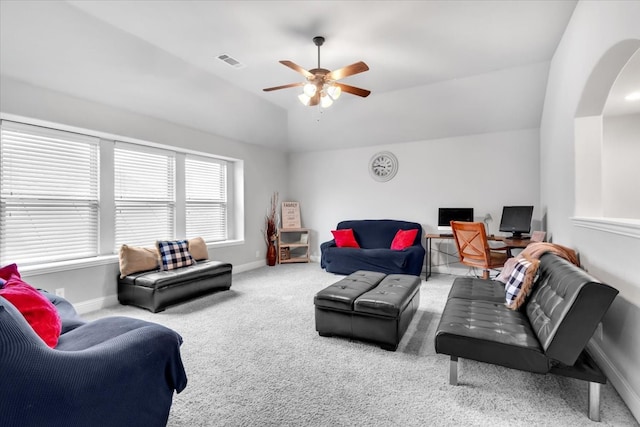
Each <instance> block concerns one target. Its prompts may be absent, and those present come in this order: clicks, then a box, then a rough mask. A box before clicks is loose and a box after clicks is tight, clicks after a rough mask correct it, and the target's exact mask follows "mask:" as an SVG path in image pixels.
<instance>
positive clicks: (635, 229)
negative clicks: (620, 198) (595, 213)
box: [571, 217, 640, 239]
mask: <svg viewBox="0 0 640 427" xmlns="http://www.w3.org/2000/svg"><path fill="white" fill-rule="evenodd" d="M571 221H572V222H573V225H574V226H576V227H582V228H589V229H592V230H598V231H604V232H605V233H610V234H619V235H621V236H626V237H632V238H635V239H640V220H638V219H627V218H603V217H597V218H596V217H573V218H571Z"/></svg>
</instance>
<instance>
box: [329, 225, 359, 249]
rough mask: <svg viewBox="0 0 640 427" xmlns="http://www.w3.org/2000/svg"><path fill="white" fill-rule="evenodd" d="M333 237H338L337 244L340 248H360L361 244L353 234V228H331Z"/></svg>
mask: <svg viewBox="0 0 640 427" xmlns="http://www.w3.org/2000/svg"><path fill="white" fill-rule="evenodd" d="M331 234H333V238H334V239H336V246H337V247H339V248H359V247H360V245H359V244H358V242H357V241H356V237H355V236H354V235H353V229H351V228H345V229H343V230H331Z"/></svg>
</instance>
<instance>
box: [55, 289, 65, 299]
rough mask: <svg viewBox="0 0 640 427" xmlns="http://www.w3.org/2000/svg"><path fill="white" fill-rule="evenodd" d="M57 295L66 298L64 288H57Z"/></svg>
mask: <svg viewBox="0 0 640 427" xmlns="http://www.w3.org/2000/svg"><path fill="white" fill-rule="evenodd" d="M56 295H57V296H59V297H62V298H64V288H57V289H56Z"/></svg>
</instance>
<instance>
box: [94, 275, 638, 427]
mask: <svg viewBox="0 0 640 427" xmlns="http://www.w3.org/2000/svg"><path fill="white" fill-rule="evenodd" d="M342 277H343V276H337V275H333V274H331V273H326V272H324V271H323V270H321V269H320V267H319V265H318V264H316V263H311V264H286V265H278V266H275V267H266V266H265V267H262V268H259V269H257V270H252V271H249V272H244V273H240V274H237V275H235V276H234V277H233V284H232V287H231V290H230V291H226V292H220V293H216V294H213V295H209V296H206V297H203V298H200V299H197V300H194V301H191V302H188V303H185V304H182V305H178V306H175V307H171V308H168V309H167V310H166V311H165V312H163V313H157V314H153V313H150V312H147V311H145V310H142V309H138V308H134V307H126V306H116V307H111V308H107V309H104V310H100V311H97V312H94V313H91V314H89V315H85V316H84V317H85V318H86V319H95V318H98V317H104V316H113V315H118V316H131V317H137V318H141V319H145V320H149V321H153V322H157V323H160V324H163V325H166V326H168V327H170V328H172V329H174V330H176V331H178V332H179V333H180V334H181V335H182V336H183V338H184V344H183V346H182V357H183V361H184V364H185V368H186V371H187V375H188V378H189V383H188V385H187V388H186V389H185V390H184V391H183V392H182V393H180V394H178V395H175V397H174V403H173V407H172V410H171V415H170V417H169V423H168V425H169V426H392V425H405V426H425V425H443V426H444V425H447V426H448V425H451V426H453V425H456V426H457V425H464V426H489V425H490V426H513V425H548V426H584V425H590V424H593V425H594V426H595V425H603V426H607V425H615V426H637V425H638V423H637V422H636V421H635V419H634V418H633V416H632V415H631V413H630V411H629V410H628V409H627V407H626V406H625V405H624V403H623V402H622V400H621V399H620V397H619V396H618V394H617V393H616V391H615V390H614V389H613V388H612V387H611V386H610V385H609V384H607V385H606V386H604V387H603V388H602V403H601V416H602V422H601V423H600V424H596V423H592V422H591V421H590V420H589V419H588V417H587V386H586V383H584V382H581V381H577V380H572V379H568V378H562V377H557V376H553V375H546V376H545V375H537V374H531V373H527V372H520V371H515V370H511V369H507V368H502V367H498V366H493V365H489V364H484V363H479V362H474V361H470V360H461V361H460V363H459V381H460V384H459V385H458V386H457V387H454V386H450V385H449V384H448V366H449V359H448V357H447V356H445V355H438V354H435V351H434V345H433V339H434V334H435V328H436V326H437V324H438V320H439V317H440V314H441V312H442V308H443V306H444V303H445V300H446V296H447V293H448V292H449V288H450V286H451V283H452V281H453V276H447V275H435V276H434V277H432V278H431V279H430V280H429V281H428V282H425V281H424V280H423V282H422V288H421V301H420V308H419V310H418V312H417V314H416V316H415V317H414V319H413V321H412V323H411V325H410V326H409V329H408V331H407V333H406V334H405V336H404V338H403V340H402V342H401V343H400V346H399V347H398V350H397V351H396V352H388V351H385V350H382V349H380V348H379V347H377V346H375V345H371V344H366V343H361V342H357V341H350V340H348V339H341V338H325V337H320V336H319V335H318V334H317V332H316V331H315V325H314V308H313V296H314V294H315V293H316V292H317V291H319V290H321V289H323V288H324V287H326V286H328V285H329V284H331V283H334V282H336V281H338V280H340V279H341V278H342Z"/></svg>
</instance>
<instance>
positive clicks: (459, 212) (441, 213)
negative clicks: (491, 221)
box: [438, 208, 473, 233]
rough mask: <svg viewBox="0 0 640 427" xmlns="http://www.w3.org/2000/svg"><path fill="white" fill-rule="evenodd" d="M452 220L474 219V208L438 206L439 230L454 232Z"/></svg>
mask: <svg viewBox="0 0 640 427" xmlns="http://www.w3.org/2000/svg"><path fill="white" fill-rule="evenodd" d="M451 221H469V222H471V221H473V208H438V231H444V232H446V233H453V230H451Z"/></svg>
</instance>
